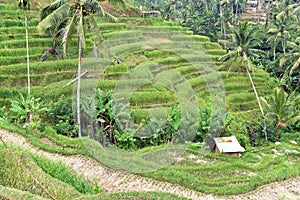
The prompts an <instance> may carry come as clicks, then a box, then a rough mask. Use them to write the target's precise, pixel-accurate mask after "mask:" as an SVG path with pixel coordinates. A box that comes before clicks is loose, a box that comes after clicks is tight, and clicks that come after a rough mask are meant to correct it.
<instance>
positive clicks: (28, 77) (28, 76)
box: [25, 17, 30, 95]
mask: <svg viewBox="0 0 300 200" xmlns="http://www.w3.org/2000/svg"><path fill="white" fill-rule="evenodd" d="M25 29H26V54H27V55H26V57H27V87H28V95H29V94H30V65H29V47H28V21H27V17H25Z"/></svg>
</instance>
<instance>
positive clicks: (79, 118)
mask: <svg viewBox="0 0 300 200" xmlns="http://www.w3.org/2000/svg"><path fill="white" fill-rule="evenodd" d="M81 66H82V38H81V36H80V34H79V33H78V73H77V77H78V79H77V123H78V137H81V116H80V75H81Z"/></svg>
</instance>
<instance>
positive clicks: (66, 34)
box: [62, 14, 77, 57]
mask: <svg viewBox="0 0 300 200" xmlns="http://www.w3.org/2000/svg"><path fill="white" fill-rule="evenodd" d="M76 18H77V16H76V14H74V15H73V17H72V18H71V20H70V22H69V23H68V25H67V26H66V27H65V28H64V30H63V37H62V45H63V51H64V57H67V52H68V47H69V46H70V45H71V43H72V37H71V36H72V35H73V34H74V33H75V32H76V31H75V30H76V23H77V22H76V21H77V20H76Z"/></svg>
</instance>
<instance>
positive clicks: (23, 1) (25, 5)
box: [18, 0, 30, 95]
mask: <svg viewBox="0 0 300 200" xmlns="http://www.w3.org/2000/svg"><path fill="white" fill-rule="evenodd" d="M18 6H19V8H21V9H23V10H24V11H25V32H26V58H27V88H28V95H30V61H29V47H28V16H27V12H28V11H29V10H30V2H29V1H28V0H19V4H18Z"/></svg>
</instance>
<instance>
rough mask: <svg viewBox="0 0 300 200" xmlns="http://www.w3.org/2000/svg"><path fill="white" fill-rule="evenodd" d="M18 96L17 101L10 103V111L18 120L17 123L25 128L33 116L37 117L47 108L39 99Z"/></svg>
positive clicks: (29, 96)
mask: <svg viewBox="0 0 300 200" xmlns="http://www.w3.org/2000/svg"><path fill="white" fill-rule="evenodd" d="M19 96H20V98H19V99H17V100H12V101H11V108H10V111H11V112H13V113H14V114H15V115H14V116H15V117H16V118H17V119H19V122H21V123H24V126H23V128H27V126H28V125H30V123H31V120H32V118H33V116H34V115H38V114H39V113H40V112H42V111H47V108H46V107H45V106H44V102H43V101H41V99H40V98H34V97H33V96H31V95H30V94H27V96H26V97H24V96H23V94H21V93H20V94H19Z"/></svg>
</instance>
